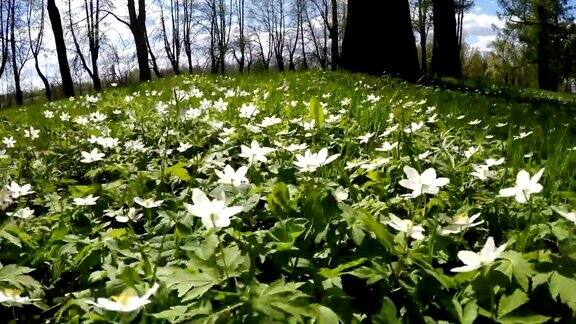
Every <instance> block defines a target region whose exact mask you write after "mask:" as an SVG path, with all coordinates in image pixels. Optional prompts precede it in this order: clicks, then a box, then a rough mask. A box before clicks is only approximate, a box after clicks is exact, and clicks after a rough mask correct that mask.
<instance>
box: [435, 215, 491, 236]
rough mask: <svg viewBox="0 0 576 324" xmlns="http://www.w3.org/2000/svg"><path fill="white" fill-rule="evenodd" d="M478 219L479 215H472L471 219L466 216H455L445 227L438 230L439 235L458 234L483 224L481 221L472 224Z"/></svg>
mask: <svg viewBox="0 0 576 324" xmlns="http://www.w3.org/2000/svg"><path fill="white" fill-rule="evenodd" d="M478 217H480V213H478V214H474V215H472V216H471V217H468V215H467V214H460V215H456V216H454V217H453V218H452V219H451V220H450V221H449V222H448V225H447V226H445V227H443V228H442V229H441V230H440V235H449V234H458V233H460V232H462V231H463V230H465V229H467V228H470V227H474V226H477V225H480V224H482V223H484V221H483V220H481V221H479V222H474V221H475V220H476V219H478Z"/></svg>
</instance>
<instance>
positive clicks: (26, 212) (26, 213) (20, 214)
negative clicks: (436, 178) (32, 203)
mask: <svg viewBox="0 0 576 324" xmlns="http://www.w3.org/2000/svg"><path fill="white" fill-rule="evenodd" d="M6 214H7V215H8V216H13V217H17V218H22V219H28V218H31V217H32V216H34V209H30V208H28V207H24V208H20V209H18V210H17V211H15V212H13V213H6Z"/></svg>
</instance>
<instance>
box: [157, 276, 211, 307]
mask: <svg viewBox="0 0 576 324" xmlns="http://www.w3.org/2000/svg"><path fill="white" fill-rule="evenodd" d="M158 278H159V279H160V280H161V281H163V282H164V283H165V284H166V287H168V288H169V289H172V290H176V291H178V297H180V298H182V297H183V298H182V301H188V300H193V299H196V298H198V297H201V296H202V295H204V294H205V293H206V292H207V291H208V290H210V289H211V288H212V287H214V286H215V285H217V284H218V283H219V278H218V275H217V274H215V273H213V272H211V271H207V272H190V271H188V270H185V269H180V268H160V269H158Z"/></svg>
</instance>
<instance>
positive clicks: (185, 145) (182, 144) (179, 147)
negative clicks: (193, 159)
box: [176, 143, 192, 153]
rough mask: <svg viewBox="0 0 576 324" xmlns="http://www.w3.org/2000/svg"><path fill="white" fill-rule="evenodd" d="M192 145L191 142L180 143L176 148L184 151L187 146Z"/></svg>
mask: <svg viewBox="0 0 576 324" xmlns="http://www.w3.org/2000/svg"><path fill="white" fill-rule="evenodd" d="M191 147H192V144H188V143H180V146H178V147H177V148H176V150H177V151H178V152H180V153H184V152H186V151H188V149H189V148H191Z"/></svg>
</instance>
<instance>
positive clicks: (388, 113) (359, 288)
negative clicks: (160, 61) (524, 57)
mask: <svg viewBox="0 0 576 324" xmlns="http://www.w3.org/2000/svg"><path fill="white" fill-rule="evenodd" d="M575 112H576V99H575V98H574V97H573V96H572V97H570V96H560V95H555V94H550V93H547V92H539V91H532V92H521V93H520V92H519V91H511V90H507V89H496V88H486V89H473V88H459V89H455V88H454V87H450V88H441V87H434V86H417V85H411V84H407V83H401V82H399V81H396V80H393V79H389V78H375V77H368V76H363V75H359V74H349V73H344V72H336V73H329V72H306V73H283V74H261V75H258V74H252V75H231V76H204V75H187V76H180V77H176V78H170V79H163V80H158V81H154V82H150V83H146V84H142V85H140V86H135V87H132V88H114V89H110V90H107V91H105V92H103V93H100V94H95V95H90V96H84V97H76V98H73V99H70V100H65V101H57V102H52V103H48V104H45V105H39V104H38V105H33V106H28V107H23V108H12V109H8V110H5V111H2V112H0V121H1V122H0V139H1V142H2V143H1V144H0V147H1V150H0V168H1V169H2V172H1V173H0V177H1V178H0V185H1V186H2V187H1V188H2V189H1V190H0V217H1V226H0V262H1V268H0V303H1V304H2V307H1V308H0V313H1V314H2V316H3V318H4V319H6V321H3V322H8V321H9V319H18V320H19V321H23V322H27V323H39V322H55V323H104V322H108V323H128V322H134V323H163V322H171V323H178V322H186V323H228V322H242V323H338V322H340V323H406V322H409V323H436V322H444V323H446V322H448V323H473V322H480V323H483V322H486V323H489V322H499V323H547V322H573V321H576V277H575V275H576V240H575V238H574V228H575V226H576V213H575V212H574V209H575V208H576V195H575V192H576V188H575V185H576V184H575V182H574V181H575V173H574V167H575V164H576V133H575V131H576V128H575V126H576V124H575V118H574V116H576V115H575Z"/></svg>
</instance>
